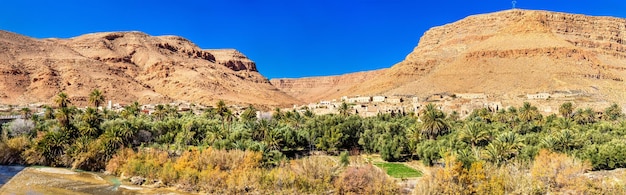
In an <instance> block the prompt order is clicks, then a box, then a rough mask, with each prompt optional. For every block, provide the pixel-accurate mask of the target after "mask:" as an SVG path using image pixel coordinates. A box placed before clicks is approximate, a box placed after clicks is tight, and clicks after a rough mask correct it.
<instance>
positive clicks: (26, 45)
mask: <svg viewBox="0 0 626 195" xmlns="http://www.w3.org/2000/svg"><path fill="white" fill-rule="evenodd" d="M0 80H2V82H0V102H2V103H3V104H26V103H34V102H43V103H50V102H51V101H52V99H53V97H54V96H55V95H56V94H57V93H59V92H66V93H67V94H68V95H69V97H70V99H71V100H73V102H74V103H75V104H77V105H85V104H86V103H87V99H88V98H87V95H88V94H89V91H91V90H93V89H96V88H98V89H100V90H102V91H103V92H104V95H105V96H106V97H107V100H112V101H113V102H119V103H130V102H133V101H139V102H141V103H168V102H172V101H189V102H195V103H203V104H212V103H214V102H216V101H217V100H219V99H223V100H225V101H227V102H230V103H236V104H255V105H264V106H288V105H293V104H294V103H298V102H299V101H298V100H296V99H295V98H293V97H291V96H289V95H286V94H285V93H283V92H281V91H279V90H278V89H276V88H275V87H273V86H272V85H271V84H270V83H269V81H268V80H267V79H266V78H265V77H263V76H262V75H261V74H260V73H259V72H258V71H257V68H256V64H255V63H254V62H253V61H252V60H250V59H248V58H247V57H246V56H245V55H243V54H242V53H240V52H239V51H236V50H233V49H225V50H204V49H200V48H199V47H198V46H196V45H195V44H193V43H192V42H191V41H189V40H187V39H184V38H182V37H177V36H150V35H147V34H145V33H142V32H105V33H93V34H86V35H82V36H78V37H74V38H69V39H34V38H30V37H26V36H22V35H19V34H15V33H11V32H6V31H0Z"/></svg>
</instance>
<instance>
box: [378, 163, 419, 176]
mask: <svg viewBox="0 0 626 195" xmlns="http://www.w3.org/2000/svg"><path fill="white" fill-rule="evenodd" d="M374 165H376V166H377V167H380V168H381V169H383V170H385V171H386V172H387V175H389V176H391V177H395V178H410V177H421V176H422V172H420V171H418V170H415V169H413V168H411V167H408V166H406V165H404V164H401V163H374Z"/></svg>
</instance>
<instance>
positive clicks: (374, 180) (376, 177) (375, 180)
mask: <svg viewBox="0 0 626 195" xmlns="http://www.w3.org/2000/svg"><path fill="white" fill-rule="evenodd" d="M335 190H337V193H339V194H398V193H399V192H400V188H399V187H398V186H397V185H396V183H395V181H394V180H393V179H391V178H389V176H387V175H386V174H385V173H383V172H382V171H380V170H379V169H377V168H376V167H374V166H372V165H371V164H367V165H364V166H358V167H356V166H352V167H348V168H347V169H346V170H345V171H344V172H343V173H341V175H340V176H339V178H338V179H337V180H336V181H335Z"/></svg>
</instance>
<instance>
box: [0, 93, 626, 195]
mask: <svg viewBox="0 0 626 195" xmlns="http://www.w3.org/2000/svg"><path fill="white" fill-rule="evenodd" d="M104 99H105V98H104V97H103V96H102V93H101V92H99V91H98V90H94V91H92V93H91V94H90V104H91V105H93V106H94V107H95V106H98V105H100V104H101V103H102V102H104ZM71 104H72V102H71V101H69V99H68V95H67V94H65V93H60V94H59V95H58V96H57V97H56V98H55V105H54V108H52V107H46V108H45V110H44V113H43V115H41V116H40V115H33V114H32V113H31V112H30V111H29V110H22V114H24V115H25V116H30V118H31V119H30V120H28V121H15V122H13V123H8V124H5V125H4V126H3V128H2V129H1V132H0V136H1V137H0V164H24V165H45V166H58V167H71V168H75V169H82V170H92V171H103V170H107V171H109V172H110V173H113V174H116V175H123V176H128V177H130V176H141V177H144V178H147V180H146V181H147V182H148V183H150V182H161V183H162V184H163V185H165V186H176V187H179V188H181V189H184V190H189V191H207V192H211V193H243V192H249V191H260V192H264V191H282V192H284V193H314V194H317V193H328V192H331V191H332V192H338V193H339V192H340V193H357V194H362V193H366V194H372V193H374V194H380V193H383V194H385V193H394V192H398V191H397V190H398V189H399V187H398V186H395V185H394V184H393V182H391V181H390V180H389V179H388V178H387V177H380V174H383V175H384V173H379V172H380V171H377V169H376V168H372V166H371V165H369V164H368V163H357V162H356V161H354V159H353V158H350V157H349V155H348V153H347V152H344V153H343V155H341V157H340V158H338V159H339V160H337V161H336V162H335V161H332V162H327V160H324V159H320V158H318V156H317V155H312V156H311V155H310V154H311V153H316V154H317V153H325V154H329V155H339V154H340V153H341V152H342V151H351V152H350V153H353V154H354V153H366V154H379V155H380V156H381V158H382V159H383V160H384V161H388V162H398V161H421V162H423V164H424V165H426V166H430V167H431V169H433V170H434V172H435V173H436V172H437V170H439V169H442V170H443V171H442V174H443V175H441V174H439V175H438V174H429V175H430V176H429V177H432V176H437V178H436V179H433V182H431V184H433V185H434V184H436V183H437V182H450V181H452V182H454V183H455V185H459V186H460V187H459V188H454V189H448V190H451V191H445V192H439V191H437V193H444V194H446V193H453V192H455V191H454V190H467V189H470V188H469V187H468V186H467V185H469V184H472V185H474V184H476V185H478V184H479V183H483V184H484V186H482V187H485V189H483V190H486V189H487V188H488V189H489V190H487V191H480V190H478V186H475V187H477V189H473V190H474V191H473V192H476V193H477V192H481V193H478V194H483V193H487V194H494V193H495V194H500V193H499V192H501V191H498V190H499V189H505V191H506V190H508V191H506V192H511V193H513V192H515V190H513V189H522V187H520V186H515V185H514V184H515V182H513V181H514V180H515V178H513V179H510V180H509V179H507V178H508V177H509V176H512V175H513V176H516V177H518V178H517V179H521V178H525V177H527V175H520V174H517V173H514V172H511V170H525V171H527V173H528V172H531V171H532V170H531V168H530V167H532V166H533V165H535V164H537V163H538V161H537V156H538V155H539V154H540V151H546V152H547V154H545V155H553V154H554V155H557V156H558V157H559V158H562V159H569V160H570V161H567V162H578V161H580V163H579V164H571V163H569V164H568V163H564V166H579V165H580V166H579V167H580V168H577V169H572V170H576V171H583V172H584V171H588V170H612V169H616V168H626V153H624V152H623V151H625V150H626V137H625V136H626V120H624V115H623V113H621V112H620V111H621V110H622V109H621V108H620V107H619V106H618V105H612V106H610V107H608V108H606V109H604V110H592V109H589V108H576V107H575V106H574V105H572V104H567V103H566V104H564V105H563V106H561V109H559V115H555V114H553V115H549V116H543V115H541V114H540V113H539V112H538V109H537V108H536V107H535V106H533V105H531V104H529V103H525V104H523V105H522V106H521V107H510V108H508V109H501V110H495V111H494V110H488V109H478V110H474V111H473V112H472V113H471V114H470V115H469V116H468V117H466V118H465V119H459V117H458V114H454V113H452V114H449V115H447V114H445V113H443V112H442V111H441V110H439V109H437V107H436V106H435V105H427V106H426V107H425V108H426V109H424V110H423V111H422V112H420V113H417V114H415V115H416V116H417V117H416V116H414V115H405V114H404V113H395V114H379V115H378V116H375V117H368V118H362V117H360V116H358V115H354V114H353V113H352V112H351V111H350V110H349V107H347V106H342V108H341V110H342V112H341V114H329V115H314V114H313V113H312V112H310V111H306V112H297V111H283V110H280V109H276V110H275V112H274V113H273V116H272V118H270V119H258V118H256V115H255V114H254V113H255V112H256V109H255V108H254V107H252V106H249V107H248V108H246V109H245V110H244V111H242V112H241V114H239V112H237V111H234V110H232V109H231V108H230V107H229V106H228V105H226V104H225V103H224V102H223V101H220V102H219V103H218V104H217V105H216V107H214V108H208V109H206V110H203V114H200V115H195V114H193V113H191V112H184V113H183V112H177V110H178V108H176V107H175V106H170V105H157V106H156V107H155V110H154V112H153V113H152V114H150V115H147V114H144V113H142V112H140V107H141V104H139V103H138V102H134V103H132V104H130V105H128V106H126V107H125V108H124V109H123V110H122V111H121V112H113V111H111V110H107V109H103V110H99V109H96V108H94V107H90V108H87V109H78V108H76V107H75V106H72V105H71ZM598 111H602V112H600V113H598ZM559 155H563V156H559ZM449 158H451V159H454V160H448V159H449ZM232 159H239V160H238V161H232ZM447 161H449V162H447ZM320 164H322V165H324V166H322V165H320ZM457 165H458V167H457ZM397 169H399V168H390V169H388V170H397ZM446 170H447V171H446ZM486 170H488V171H486ZM576 171H574V172H576ZM401 172H402V171H401ZM430 172H433V171H430ZM232 173H237V174H232ZM390 174H391V175H392V176H394V175H395V176H397V175H396V173H390ZM476 174H479V175H480V174H482V175H483V176H484V177H485V178H483V179H484V180H480V181H477V180H473V179H470V180H459V179H458V178H456V176H454V175H457V176H459V177H461V176H463V177H464V176H466V175H476ZM494 174H502V175H507V177H504V176H501V175H494ZM581 174H582V173H581ZM449 176H450V177H449ZM452 176H454V177H452ZM400 177H402V176H400ZM472 177H473V176H472ZM481 177H482V176H481ZM559 177H560V176H559ZM572 177H574V176H572ZM214 178H222V179H221V180H220V179H214ZM446 178H451V179H450V180H446ZM476 178H478V177H476ZM431 179H432V178H431ZM479 179H480V178H479ZM529 180H531V179H529ZM540 181H545V183H542V184H541V185H539V184H532V185H531V184H529V185H528V186H535V187H536V186H544V187H543V188H541V189H536V188H531V187H529V188H528V189H529V190H524V191H519V192H520V193H522V194H526V193H534V192H535V191H533V190H538V191H539V192H550V191H558V190H572V192H587V191H584V190H588V189H589V188H594V189H596V188H597V189H596V190H598V189H614V188H613V187H614V186H613V187H612V186H598V185H592V184H593V182H600V183H602V182H603V181H596V180H592V179H587V180H584V181H582V180H581V182H580V183H579V184H580V185H582V186H586V187H584V188H583V187H580V188H578V187H579V186H578V187H577V188H573V187H572V186H570V183H564V184H559V186H556V187H555V185H557V184H558V183H557V184H555V183H554V182H552V180H540ZM211 182H224V183H214V184H211V185H210V186H207V185H205V183H211ZM494 182H495V183H494ZM498 182H500V183H498ZM551 182H552V183H551ZM448 184H449V183H448ZM448 184H446V185H448ZM544 184H545V185H544ZM566 184H567V185H566ZM571 185H573V184H571ZM603 185H604V184H603ZM211 186H221V187H211ZM350 186H352V188H350ZM364 186H366V187H364ZM377 186H378V187H377ZM380 186H385V187H380ZM448 186H454V185H452V184H450V185H448ZM431 187H432V188H428V189H430V190H432V189H435V187H436V186H431ZM481 189H482V188H481ZM524 189H525V188H524ZM418 191H420V190H418ZM421 191H424V192H428V190H427V189H422V190H421ZM594 192H596V193H609V194H611V193H612V192H613V191H594ZM454 194H456V193H454Z"/></svg>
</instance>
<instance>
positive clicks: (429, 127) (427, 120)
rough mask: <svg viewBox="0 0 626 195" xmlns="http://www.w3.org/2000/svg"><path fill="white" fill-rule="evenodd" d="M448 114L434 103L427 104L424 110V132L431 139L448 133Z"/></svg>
mask: <svg viewBox="0 0 626 195" xmlns="http://www.w3.org/2000/svg"><path fill="white" fill-rule="evenodd" d="M445 118H446V115H445V114H444V113H443V112H442V111H441V110H439V109H437V108H436V107H435V105H434V104H428V105H426V108H425V109H424V110H423V111H422V117H421V120H422V134H423V135H425V136H427V137H428V138H429V139H436V138H437V136H439V135H443V134H446V133H448V129H449V128H450V126H449V125H448V123H446V121H445Z"/></svg>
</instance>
